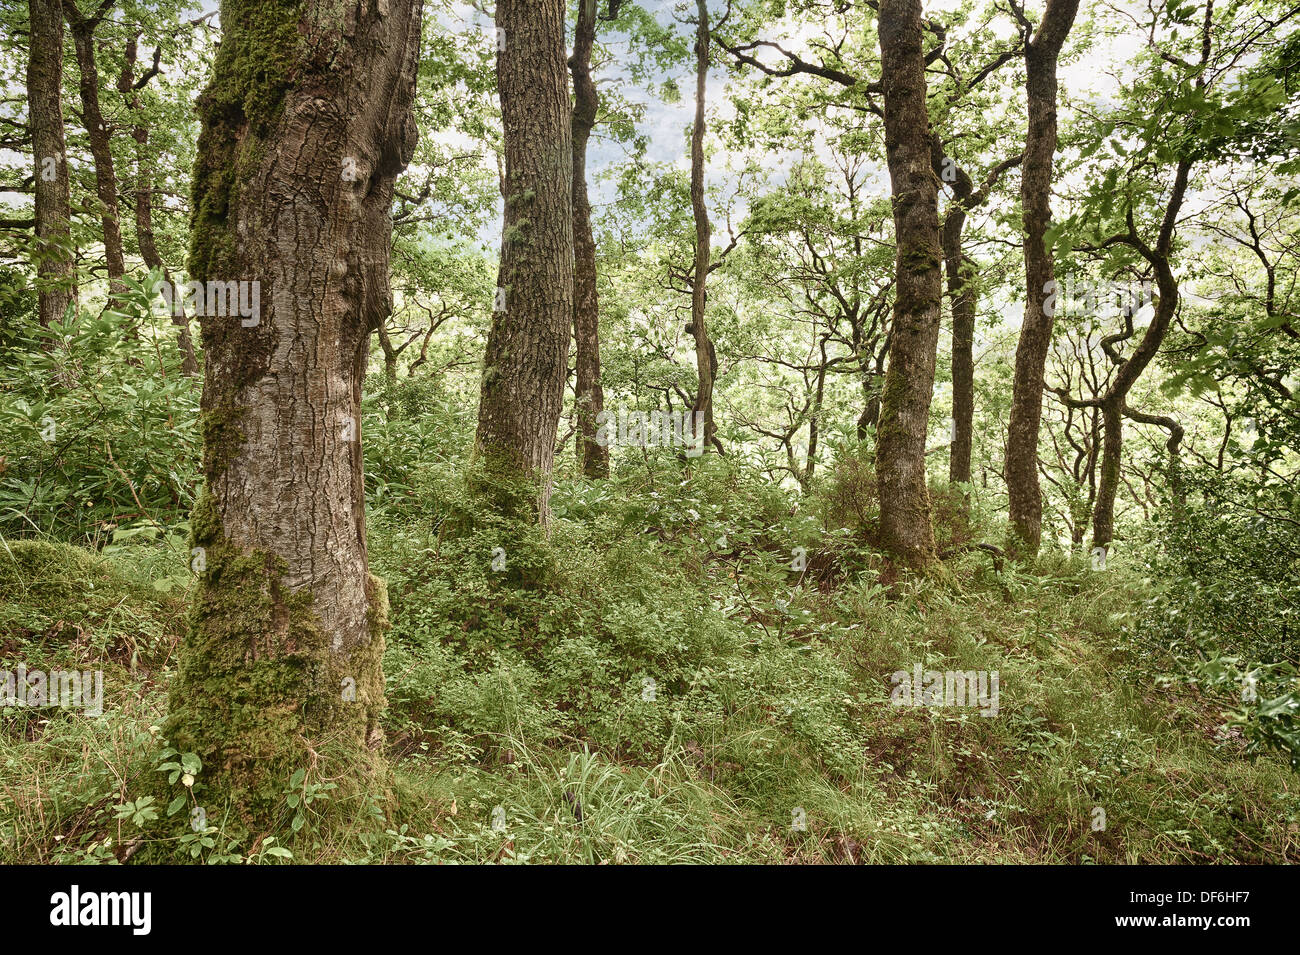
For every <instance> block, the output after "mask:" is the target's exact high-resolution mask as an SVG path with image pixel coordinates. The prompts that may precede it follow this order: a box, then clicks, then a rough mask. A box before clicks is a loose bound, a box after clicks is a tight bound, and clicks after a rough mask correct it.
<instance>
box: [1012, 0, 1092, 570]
mask: <svg viewBox="0 0 1300 955" xmlns="http://www.w3.org/2000/svg"><path fill="white" fill-rule="evenodd" d="M1078 9H1079V0H1048V2H1047V8H1046V10H1045V11H1044V13H1043V20H1042V23H1040V24H1039V26H1038V29H1037V30H1036V31H1035V32H1034V36H1033V38H1032V39H1031V40H1030V41H1029V42H1028V43H1027V44H1026V46H1025V91H1026V96H1027V99H1028V112H1029V128H1028V132H1027V134H1026V136H1025V158H1024V167H1023V170H1022V173H1021V184H1020V199H1021V204H1022V205H1023V207H1024V225H1025V239H1024V250H1025V283H1026V288H1025V317H1024V321H1023V322H1022V324H1021V326H1020V341H1019V343H1018V344H1017V346H1016V370H1015V380H1014V383H1013V385H1012V393H1011V416H1010V421H1009V423H1008V426H1007V447H1006V461H1005V474H1006V481H1007V496H1008V505H1007V506H1008V510H1009V512H1010V518H1011V529H1010V540H1009V542H1008V546H1009V548H1010V550H1011V552H1012V553H1015V554H1020V555H1022V556H1027V557H1033V556H1036V555H1037V553H1038V547H1039V544H1040V543H1041V541H1042V536H1043V527H1042V525H1043V496H1042V491H1041V490H1040V488H1039V484H1038V431H1039V426H1040V424H1041V421H1042V416H1043V382H1044V376H1045V373H1046V368H1047V351H1048V348H1049V347H1050V346H1051V344H1052V324H1053V316H1052V315H1051V314H1050V313H1049V312H1048V310H1047V309H1046V308H1045V305H1046V299H1047V297H1048V296H1049V295H1050V294H1051V293H1052V285H1051V283H1052V282H1054V281H1055V270H1054V265H1053V262H1052V253H1051V250H1050V249H1049V248H1048V247H1047V241H1046V235H1047V229H1048V227H1049V226H1050V225H1051V223H1052V209H1051V192H1052V164H1053V159H1054V157H1055V154H1056V88H1057V84H1056V64H1057V59H1058V58H1059V56H1060V53H1061V47H1062V45H1063V44H1064V43H1065V38H1066V36H1067V35H1068V34H1069V32H1070V27H1071V26H1072V25H1073V23H1074V17H1075V14H1076V13H1077V12H1078Z"/></svg>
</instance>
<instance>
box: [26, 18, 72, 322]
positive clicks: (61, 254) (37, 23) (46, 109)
mask: <svg viewBox="0 0 1300 955" xmlns="http://www.w3.org/2000/svg"><path fill="white" fill-rule="evenodd" d="M27 6H28V11H29V13H30V15H31V51H30V55H29V57H28V60H27V102H28V117H29V120H28V121H29V124H30V126H31V132H32V152H33V155H34V157H35V160H36V180H35V193H36V289H37V314H38V316H39V319H40V323H41V324H42V325H43V326H45V327H47V328H48V327H49V326H50V325H52V324H53V323H54V322H56V321H62V320H63V314H64V312H66V311H67V310H68V304H69V303H70V302H71V301H72V296H73V292H74V286H75V284H76V277H75V275H74V273H73V255H72V209H71V205H72V202H71V198H70V190H69V186H68V167H67V155H66V152H67V147H66V146H65V144H64V134H63V100H62V94H63V14H62V12H61V11H60V9H59V0H29V2H28V5H27Z"/></svg>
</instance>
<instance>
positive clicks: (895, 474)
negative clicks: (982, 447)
mask: <svg viewBox="0 0 1300 955" xmlns="http://www.w3.org/2000/svg"><path fill="white" fill-rule="evenodd" d="M880 60H881V87H882V92H883V98H884V108H885V149H886V153H887V156H888V160H889V178H890V184H891V188H892V191H893V206H894V231H895V235H896V241H897V255H896V259H895V273H896V291H895V299H894V318H893V326H892V330H891V332H890V346H889V366H888V368H887V369H886V371H885V385H884V390H883V392H882V395H881V402H880V424H879V426H878V428H877V444H876V475H877V482H878V484H879V487H880V536H881V542H882V544H883V545H884V547H885V549H886V550H888V551H889V552H891V553H892V554H893V555H894V556H895V557H896V558H898V559H900V560H901V561H902V562H904V563H907V564H911V565H913V566H920V565H924V564H927V563H929V562H931V561H933V560H934V559H935V545H934V530H933V528H932V526H931V524H930V498H929V492H928V490H927V487H926V475H925V440H926V434H927V431H928V427H929V415H930V399H931V395H932V392H933V390H934V365H935V351H936V349H937V348H938V343H939V309H940V298H941V296H942V292H943V289H942V278H941V273H940V264H939V259H940V244H939V200H938V181H937V180H936V179H935V176H934V172H933V170H932V168H931V161H930V160H931V157H930V132H929V125H930V124H929V117H928V115H927V113H926V103H925V61H924V55H923V52H922V48H921V3H920V0H881V3H880Z"/></svg>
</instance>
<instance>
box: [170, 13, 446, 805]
mask: <svg viewBox="0 0 1300 955" xmlns="http://www.w3.org/2000/svg"><path fill="white" fill-rule="evenodd" d="M420 14H421V5H420V0H386V2H380V3H377V4H360V5H351V6H346V7H343V8H339V7H338V6H337V5H335V4H331V3H328V2H326V0H303V2H300V3H297V4H295V5H290V6H287V7H286V6H279V5H266V4H263V3H262V2H261V0H223V2H222V5H221V23H222V25H223V29H224V35H223V37H222V40H221V46H220V48H219V49H218V52H217V56H216V60H215V63H214V65H213V72H212V79H211V83H210V85H209V86H208V88H207V89H206V90H205V91H204V93H203V94H202V96H201V97H200V99H199V102H198V111H199V116H200V120H201V123H202V126H201V134H200V137H199V145H198V159H197V164H196V169H195V175H194V187H193V197H194V202H193V206H192V223H191V224H192V234H191V249H190V263H189V272H190V275H191V277H192V278H193V279H194V280H197V281H200V282H204V283H209V286H208V287H209V288H211V287H212V285H214V284H215V283H226V282H241V283H244V282H246V283H249V284H248V285H247V286H244V289H245V290H246V293H247V294H246V298H245V301H247V300H248V299H252V300H253V302H258V301H260V308H252V309H248V310H247V311H248V312H249V313H250V314H245V309H243V308H241V309H240V312H239V314H237V315H230V314H213V311H214V310H213V309H211V308H207V309H205V310H204V314H203V315H202V316H201V318H200V327H201V332H202V337H203V343H204V347H205V359H206V361H205V368H204V387H203V400H202V432H203V471H204V477H205V479H206V480H205V487H204V489H203V491H202V494H201V496H200V499H199V502H198V504H197V505H196V507H195V511H194V515H193V518H192V525H191V526H192V540H193V544H194V545H195V547H196V553H195V561H196V564H194V565H192V566H193V568H194V569H195V570H198V571H200V573H199V581H198V589H197V593H196V596H195V601H194V606H193V610H192V613H191V618H190V619H191V623H190V629H189V632H188V634H187V636H186V638H185V641H184V643H183V645H182V648H181V652H180V660H179V672H178V674H177V677H176V680H175V682H174V684H173V686H172V689H171V699H170V709H171V712H170V715H169V718H168V722H167V735H168V739H169V740H170V741H171V744H172V745H173V746H174V747H175V748H176V749H178V750H180V751H181V752H194V753H197V754H198V755H199V756H200V758H201V759H202V761H203V770H202V773H201V775H200V777H199V780H200V782H201V783H202V784H203V785H204V787H205V789H204V792H203V794H202V796H201V797H200V798H201V799H202V800H204V801H205V802H206V804H207V805H208V807H209V811H210V812H211V811H212V807H214V806H222V805H224V803H225V799H226V798H229V799H230V800H231V802H232V804H233V805H234V806H236V807H238V809H239V811H240V815H241V816H242V817H243V818H244V820H245V822H246V823H247V825H248V826H249V828H250V829H251V828H252V827H253V826H255V825H262V824H266V823H267V822H268V820H270V819H272V818H274V815H275V813H277V812H278V811H281V810H282V806H283V795H282V791H283V787H284V785H285V783H286V781H287V780H288V778H289V776H290V775H291V773H292V771H293V770H294V769H295V768H301V767H305V766H306V765H307V764H308V762H309V760H310V759H311V758H313V755H314V754H315V753H317V752H324V753H326V754H333V753H335V752H338V751H342V753H343V754H345V755H346V754H351V755H352V757H353V763H352V764H349V766H350V767H351V766H354V765H355V759H356V757H358V756H364V754H365V753H366V749H367V746H369V747H371V748H373V747H374V746H375V745H376V744H377V743H378V741H379V738H380V735H379V734H380V730H379V727H378V718H379V714H380V711H381V709H382V708H383V705H384V679H383V672H382V665H381V661H382V656H383V644H384V639H383V632H384V630H385V629H386V627H387V622H386V606H387V600H386V593H385V588H384V585H383V582H382V581H380V580H379V579H377V578H375V577H372V576H371V575H370V574H369V572H368V568H367V554H366V528H365V499H364V487H363V476H362V455H361V446H360V419H361V382H362V376H363V375H364V372H365V367H366V361H367V356H368V351H369V349H368V347H367V344H368V338H369V335H370V332H371V331H372V330H373V329H374V328H375V327H376V326H377V325H378V324H379V322H380V321H382V320H383V319H384V318H385V317H386V315H387V314H388V312H389V311H390V309H391V305H392V296H391V291H390V289H389V265H388V259H389V247H390V243H391V237H392V221H391V219H390V208H391V205H392V197H393V184H394V180H395V179H396V177H397V175H398V174H399V173H400V172H401V170H402V169H403V168H405V166H406V164H407V163H408V162H409V161H410V158H411V156H412V154H413V152H414V149H415V141H416V136H417V130H416V126H415V121H414V117H413V114H412V102H413V99H414V95H415V76H416V63H417V54H418V49H419V41H420ZM251 64H255V65H256V68H255V69H254V68H253V67H252V66H251ZM252 283H258V284H257V285H253V284H252ZM254 296H256V297H254ZM241 304H243V303H242V302H241ZM325 747H328V748H325Z"/></svg>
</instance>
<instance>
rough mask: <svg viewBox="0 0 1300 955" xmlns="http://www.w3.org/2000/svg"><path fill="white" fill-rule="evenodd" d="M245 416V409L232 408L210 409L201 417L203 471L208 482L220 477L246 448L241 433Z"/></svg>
mask: <svg viewBox="0 0 1300 955" xmlns="http://www.w3.org/2000/svg"><path fill="white" fill-rule="evenodd" d="M243 415H244V409H243V408H240V407H237V406H235V405H233V404H225V405H221V406H219V407H217V408H211V409H209V410H207V411H204V412H203V413H202V414H200V415H199V432H200V434H201V435H202V437H203V471H204V473H205V474H206V475H207V479H208V480H209V481H213V480H215V479H217V478H218V477H220V476H221V475H222V473H223V472H224V471H225V470H226V468H227V467H228V466H229V464H230V462H231V461H232V460H233V459H234V457H235V455H237V454H238V453H239V450H240V449H241V448H242V447H243V446H244V441H245V440H246V437H245V435H244V432H243V431H242V430H241V429H240V421H241V419H242V418H243Z"/></svg>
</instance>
